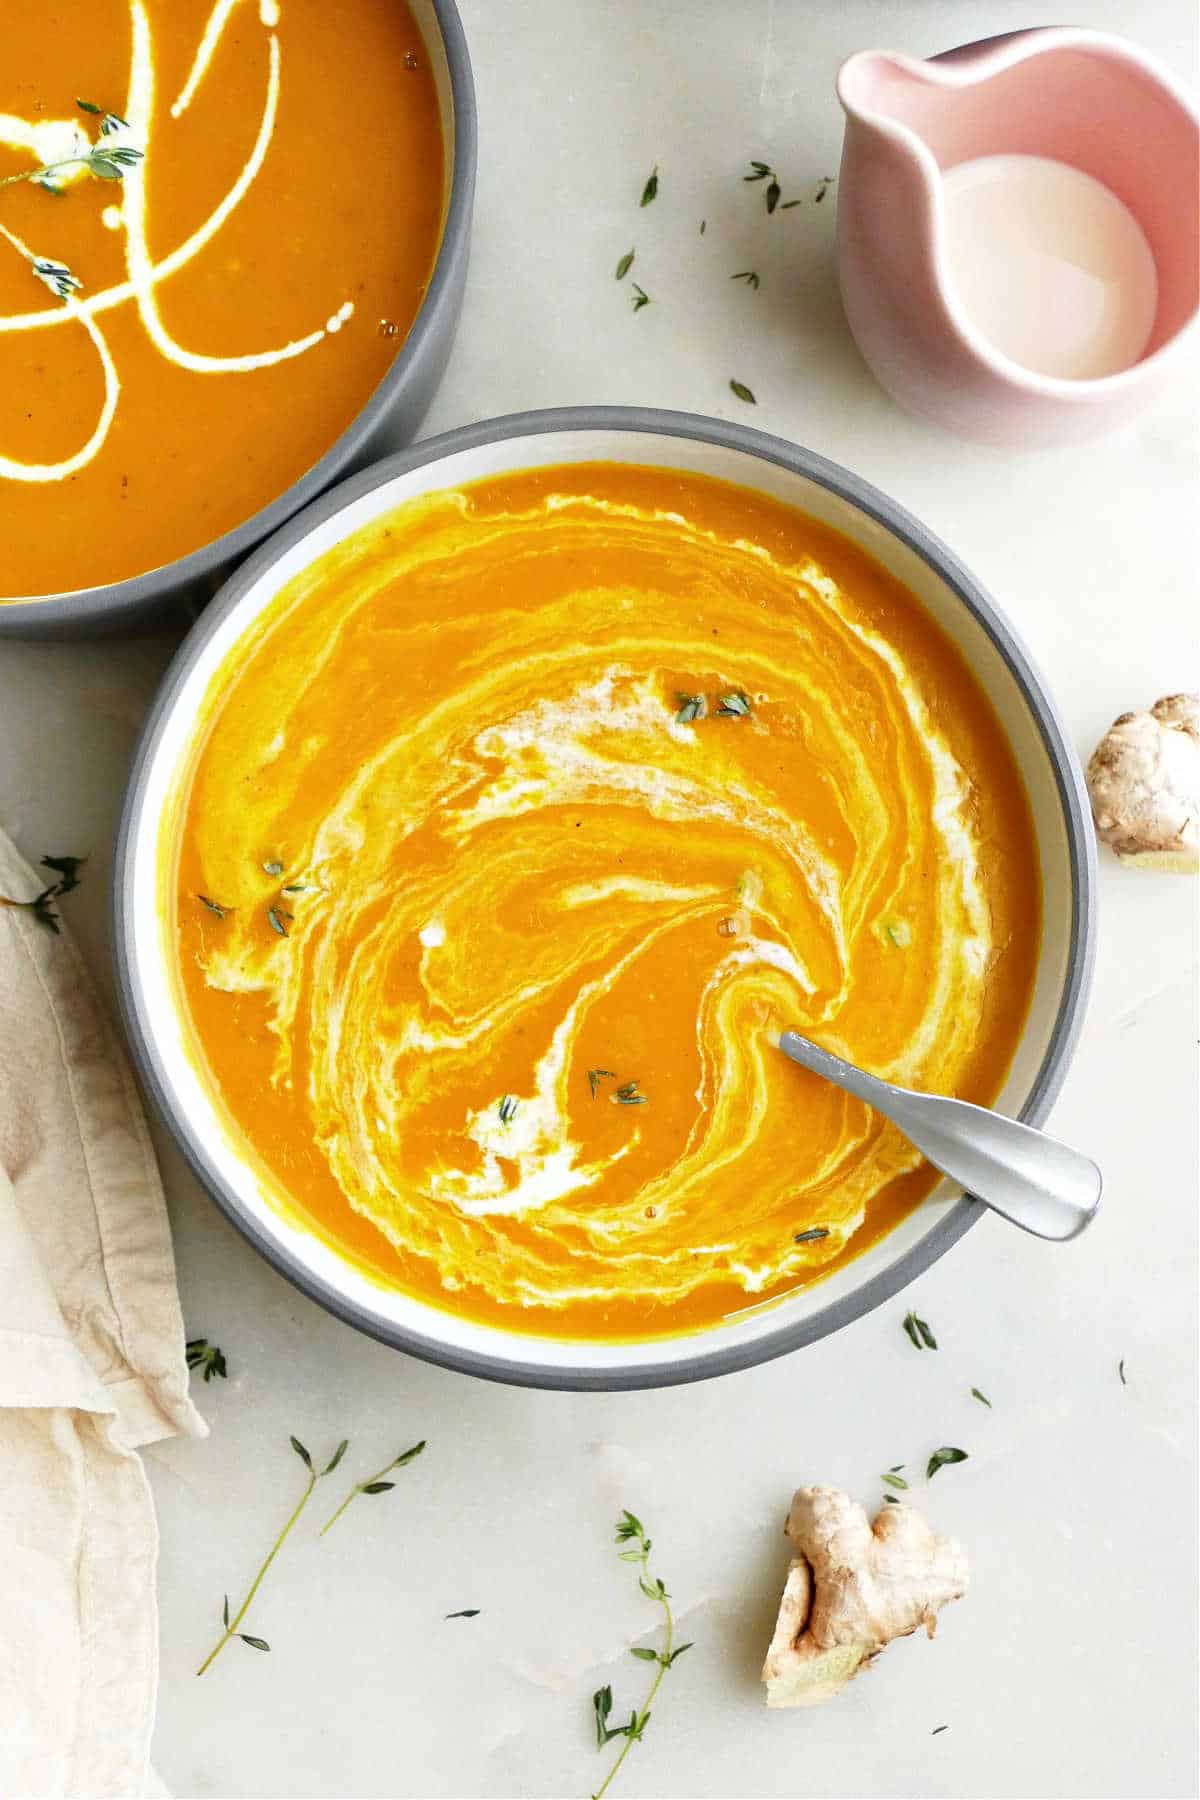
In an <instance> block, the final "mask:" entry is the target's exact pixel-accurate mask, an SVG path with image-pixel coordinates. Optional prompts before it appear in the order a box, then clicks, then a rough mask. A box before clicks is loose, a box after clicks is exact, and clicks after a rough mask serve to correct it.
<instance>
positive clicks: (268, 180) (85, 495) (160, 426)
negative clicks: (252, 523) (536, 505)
mask: <svg viewBox="0 0 1200 1800" xmlns="http://www.w3.org/2000/svg"><path fill="white" fill-rule="evenodd" d="M76 96H79V97H81V98H82V99H83V100H85V101H87V102H88V104H89V105H90V106H98V107H100V108H101V109H105V110H107V111H108V112H110V113H111V114H113V115H115V118H113V119H109V120H102V119H101V117H100V116H98V115H97V114H96V113H94V112H87V111H84V110H82V109H80V108H79V107H78V106H77V104H76ZM105 126H107V127H108V129H107V131H105V129H104V127H105ZM94 146H102V147H105V148H109V149H111V148H114V147H117V148H119V147H121V146H128V147H130V148H137V149H141V150H142V151H143V152H144V155H143V159H142V161H140V162H136V163H135V164H134V166H131V167H128V168H127V169H126V171H125V173H124V177H123V179H117V180H104V179H100V178H98V177H97V176H96V175H94V174H93V173H91V172H90V170H88V169H86V168H80V167H78V166H72V167H70V168H68V169H66V170H64V171H62V173H61V175H60V177H59V178H58V179H59V180H60V181H61V187H62V191H61V192H60V193H59V194H58V195H57V197H56V196H55V195H54V194H52V193H48V192H47V191H46V189H45V188H44V187H42V186H39V185H35V184H32V183H28V182H25V183H20V184H17V185H10V186H7V187H0V599H3V598H4V597H7V598H8V599H10V600H12V599H20V598H27V597H30V596H38V595H46V594H52V593H60V592H70V591H73V590H75V589H77V588H81V587H95V586H99V585H101V584H103V583H106V582H110V581H116V580H119V579H121V578H123V577H125V576H130V575H138V574H142V573H144V572H145V571H146V570H148V569H153V568H157V567H159V566H160V565H162V564H164V563H167V562H171V561H173V560H174V559H175V558H176V557H179V556H181V555H183V554H185V553H186V552H187V551H190V550H195V549H197V548H199V547H200V546H201V545H204V544H207V543H210V542H211V541H212V540H213V539H214V538H217V537H219V536H221V534H222V533H224V532H226V531H228V530H230V529H232V528H233V527H234V526H236V525H239V524H241V523H242V522H243V520H245V519H247V518H249V517H251V516H252V515H253V514H254V513H256V512H258V511H259V509H260V508H261V507H263V506H265V505H267V504H268V503H269V502H270V501H272V500H274V499H276V498H277V497H278V496H279V495H280V494H281V493H283V492H284V491H285V489H287V488H288V487H289V486H290V485H291V484H292V483H293V482H294V481H295V480H297V479H298V477H299V476H300V475H302V474H303V473H304V471H305V470H306V469H308V468H310V467H311V466H312V464H313V463H314V462H316V461H317V460H318V459H319V458H320V457H321V456H322V455H323V454H324V452H325V451H326V450H328V449H329V447H330V446H331V444H332V443H333V442H334V440H335V439H336V438H337V437H338V436H339V435H340V434H341V432H342V431H343V430H344V429H345V428H346V426H348V425H349V424H350V422H351V420H352V419H353V418H354V417H355V415H356V414H357V413H358V412H359V411H360V410H361V409H362V407H363V406H364V405H365V403H366V401H367V400H368V398H369V397H370V395H371V393H372V391H373V390H374V388H375V387H376V386H377V385H378V383H379V380H380V378H381V376H382V375H383V374H384V372H385V370H386V369H387V367H388V365H389V363H390V362H391V361H392V358H393V357H394V356H395V353H396V350H397V348H398V347H399V346H400V344H402V343H403V341H404V337H405V335H406V333H407V331H408V329H409V327H410V326H411V324H412V321H413V319H414V317H415V315H416V312H417V309H418V307H419V306H420V303H421V300H422V298H423V296H424V293H425V288H426V286H427V284H428V281H429V277H430V274H431V271H432V268H433V262H434V257H435V255H436V251H437V245H438V240H439V236H440V231H441V220H442V207H443V166H442V164H443V158H442V135H441V124H440V120H439V114H438V105H437V98H436V94H435V89H434V80H433V74H432V71H431V70H430V68H429V66H428V58H427V55H426V50H425V45H424V41H423V40H422V38H421V36H420V33H419V32H418V30H417V27H416V25H415V24H414V22H413V19H412V16H411V14H410V13H409V11H408V9H407V7H406V6H405V5H404V3H403V0H338V5H337V6H336V7H329V6H316V5H313V4H312V3H311V0H217V3H216V4H215V5H214V4H213V0H60V3H58V4H55V5H53V6H47V5H45V4H44V0H6V3H5V6H4V23H3V54H0V179H2V178H4V177H6V176H9V175H13V174H16V173H17V172H19V171H20V170H27V169H29V168H31V167H36V166H38V165H39V164H42V163H50V162H54V161H56V160H57V159H59V158H61V157H63V156H70V155H71V154H83V155H85V156H86V155H87V154H88V152H89V151H90V150H91V149H92V148H93V147H94ZM37 259H43V260H45V259H53V261H55V262H57V263H59V264H61V265H63V266H64V267H65V268H66V269H67V270H68V271H69V272H70V273H71V274H73V275H74V277H75V278H77V279H78V280H79V281H80V282H82V284H83V285H82V286H81V287H79V288H78V289H74V290H72V289H68V290H67V292H66V294H65V296H64V297H61V298H60V297H59V295H58V294H57V293H56V292H55V291H53V290H52V288H51V287H50V286H49V285H48V284H47V283H46V282H45V281H44V280H43V279H39V278H38V276H37V275H36V273H35V271H34V268H33V262H34V261H35V260H37Z"/></svg>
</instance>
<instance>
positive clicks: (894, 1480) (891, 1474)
mask: <svg viewBox="0 0 1200 1800" xmlns="http://www.w3.org/2000/svg"><path fill="white" fill-rule="evenodd" d="M879 1479H880V1481H885V1482H886V1483H887V1485H888V1486H889V1487H894V1488H906V1487H907V1486H908V1483H907V1481H905V1479H904V1477H903V1475H897V1473H896V1471H895V1470H894V1469H889V1470H888V1471H887V1474H886V1475H881V1476H880V1477H879Z"/></svg>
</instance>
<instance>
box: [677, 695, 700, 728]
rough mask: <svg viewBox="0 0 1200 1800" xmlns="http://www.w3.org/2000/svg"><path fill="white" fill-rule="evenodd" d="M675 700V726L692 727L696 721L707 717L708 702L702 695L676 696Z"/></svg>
mask: <svg viewBox="0 0 1200 1800" xmlns="http://www.w3.org/2000/svg"><path fill="white" fill-rule="evenodd" d="M675 698H676V700H677V701H678V702H679V711H678V712H677V713H676V714H675V723H676V724H677V725H694V724H695V722H696V720H697V719H706V718H707V717H708V701H707V699H706V698H705V696H704V695H703V694H676V696H675Z"/></svg>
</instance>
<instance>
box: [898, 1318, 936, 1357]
mask: <svg viewBox="0 0 1200 1800" xmlns="http://www.w3.org/2000/svg"><path fill="white" fill-rule="evenodd" d="M904 1329H905V1331H906V1332H907V1333H908V1336H909V1341H910V1342H911V1343H913V1344H915V1345H916V1347H917V1349H918V1350H936V1349H937V1347H938V1345H937V1339H936V1338H935V1337H934V1335H933V1333H932V1331H930V1329H929V1327H928V1325H927V1324H926V1323H925V1321H924V1319H918V1317H917V1315H916V1313H915V1312H910V1313H905V1315H904Z"/></svg>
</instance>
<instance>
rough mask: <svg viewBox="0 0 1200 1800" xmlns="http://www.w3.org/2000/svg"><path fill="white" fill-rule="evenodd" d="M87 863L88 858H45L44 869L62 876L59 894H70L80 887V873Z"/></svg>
mask: <svg viewBox="0 0 1200 1800" xmlns="http://www.w3.org/2000/svg"><path fill="white" fill-rule="evenodd" d="M86 861H87V857H86V856H43V858H42V867H43V869H50V870H52V871H53V873H54V874H55V875H58V876H60V877H61V880H60V881H59V884H58V892H59V893H60V894H69V893H70V892H71V890H72V889H73V888H77V887H78V886H79V871H80V869H82V867H83V865H84V863H85V862H86Z"/></svg>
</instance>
